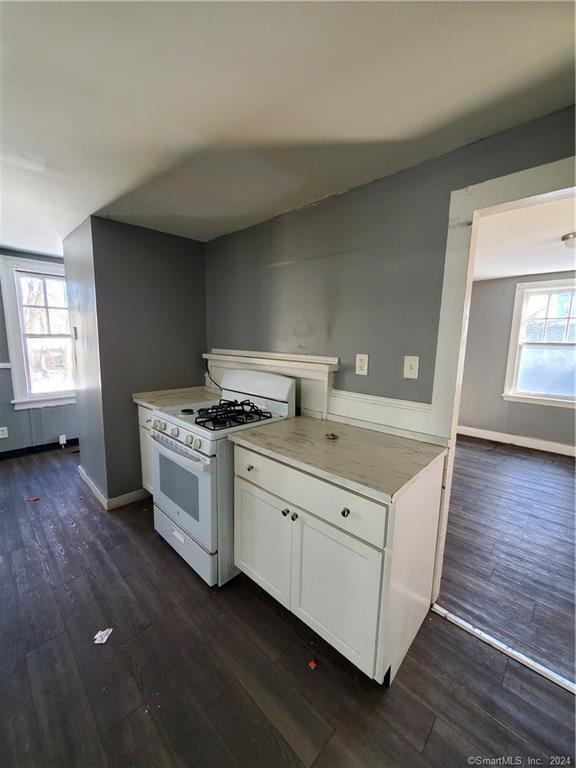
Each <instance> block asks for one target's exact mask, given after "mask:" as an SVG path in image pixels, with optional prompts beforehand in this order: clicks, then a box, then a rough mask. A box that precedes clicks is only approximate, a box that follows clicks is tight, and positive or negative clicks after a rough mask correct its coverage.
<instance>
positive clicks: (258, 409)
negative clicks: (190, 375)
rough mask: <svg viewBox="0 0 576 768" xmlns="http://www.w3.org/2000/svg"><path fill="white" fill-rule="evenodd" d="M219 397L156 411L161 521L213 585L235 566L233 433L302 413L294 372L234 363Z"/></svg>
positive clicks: (228, 575)
mask: <svg viewBox="0 0 576 768" xmlns="http://www.w3.org/2000/svg"><path fill="white" fill-rule="evenodd" d="M221 385H222V393H221V397H220V399H218V400H214V401H211V402H206V403H195V404H194V405H191V406H189V407H186V406H177V407H170V408H165V409H164V410H162V411H154V415H153V424H152V450H153V465H154V527H155V528H156V530H157V531H158V533H160V534H161V535H162V536H163V537H164V538H165V539H166V541H167V542H168V543H169V544H170V545H171V546H172V547H173V548H174V549H175V550H176V551H177V552H178V553H179V554H180V555H181V556H182V557H183V558H184V559H185V560H186V562H187V563H188V564H189V565H190V566H191V567H192V568H193V569H194V570H195V571H196V572H197V573H198V574H199V575H200V576H201V577H202V578H203V579H204V580H205V581H206V582H207V583H208V584H210V585H213V584H216V583H218V584H220V585H222V584H224V583H225V582H226V581H228V580H229V579H231V578H232V577H233V576H235V575H236V574H237V573H238V571H237V570H236V568H235V566H234V552H233V550H234V536H233V533H234V532H233V487H234V483H233V480H234V477H233V476H234V460H233V446H232V443H230V442H229V441H228V439H227V437H228V435H229V434H231V433H232V432H236V431H238V430H241V429H249V428H253V427H255V426H258V425H264V424H270V423H271V422H274V421H278V420H279V419H285V418H289V417H292V416H294V415H295V384H294V380H293V379H289V378H287V377H286V376H277V375H275V374H272V373H263V372H260V371H238V370H236V371H227V372H226V373H225V374H224V376H223V377H222V382H221Z"/></svg>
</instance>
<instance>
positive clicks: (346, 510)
mask: <svg viewBox="0 0 576 768" xmlns="http://www.w3.org/2000/svg"><path fill="white" fill-rule="evenodd" d="M340 514H341V515H342V517H348V515H349V514H350V510H349V509H348V507H344V509H343V510H342V512H340Z"/></svg>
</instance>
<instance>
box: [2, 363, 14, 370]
mask: <svg viewBox="0 0 576 768" xmlns="http://www.w3.org/2000/svg"><path fill="white" fill-rule="evenodd" d="M9 368H12V366H11V365H10V363H0V371H4V370H8V369H9Z"/></svg>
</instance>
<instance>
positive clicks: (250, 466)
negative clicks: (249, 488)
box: [246, 464, 254, 472]
mask: <svg viewBox="0 0 576 768" xmlns="http://www.w3.org/2000/svg"><path fill="white" fill-rule="evenodd" d="M253 469H254V464H248V466H247V467H246V472H252V470H253Z"/></svg>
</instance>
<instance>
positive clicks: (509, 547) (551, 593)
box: [438, 437, 575, 680]
mask: <svg viewBox="0 0 576 768" xmlns="http://www.w3.org/2000/svg"><path fill="white" fill-rule="evenodd" d="M574 498H575V473H574V460H573V459H570V458H568V457H565V456H560V455H556V454H551V453H543V452H541V451H533V450H529V449H526V448H517V447H514V446H507V445H502V444H499V443H493V442H489V441H485V440H476V439H474V438H462V437H460V438H458V445H457V449H456V456H455V465H454V484H453V487H452V497H451V500H450V513H449V519H448V535H447V537H446V553H445V558H444V570H443V573H442V586H441V593H440V598H439V600H438V602H439V604H440V605H442V606H443V607H445V608H447V609H448V610H450V611H452V612H454V613H456V614H457V615H458V616H461V617H462V618H464V619H466V620H467V621H470V622H471V623H472V624H475V625H476V626H478V627H480V628H481V629H483V630H485V631H487V632H489V633H490V634H491V635H493V636H494V637H496V638H498V639H499V640H502V641H503V642H505V643H507V644H508V645H510V646H512V647H513V648H514V649H516V650H518V651H521V652H522V653H524V654H526V655H527V656H529V657H530V658H532V659H535V660H536V661H538V662H540V663H542V664H544V665H545V666H547V667H549V668H550V669H552V670H554V671H555V672H557V673H559V674H560V675H562V676H563V677H566V678H568V679H570V680H574V545H575V542H574V522H575V515H574Z"/></svg>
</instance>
